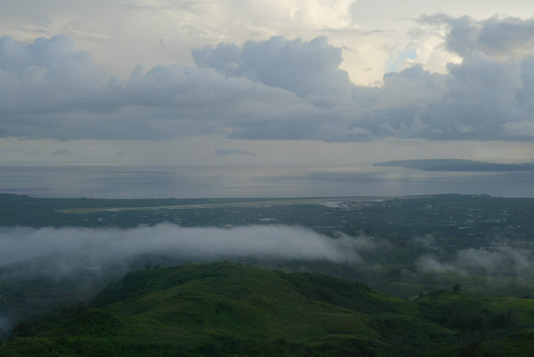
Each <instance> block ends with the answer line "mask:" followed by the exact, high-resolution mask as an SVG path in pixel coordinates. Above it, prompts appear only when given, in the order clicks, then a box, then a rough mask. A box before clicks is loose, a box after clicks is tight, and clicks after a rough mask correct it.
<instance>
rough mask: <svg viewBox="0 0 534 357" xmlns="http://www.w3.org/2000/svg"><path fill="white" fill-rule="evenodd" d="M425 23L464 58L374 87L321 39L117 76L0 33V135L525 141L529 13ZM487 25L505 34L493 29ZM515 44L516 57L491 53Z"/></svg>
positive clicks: (413, 69) (66, 48)
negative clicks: (358, 81) (352, 76)
mask: <svg viewBox="0 0 534 357" xmlns="http://www.w3.org/2000/svg"><path fill="white" fill-rule="evenodd" d="M188 11H189V10H188ZM424 21H426V23H437V24H438V25H439V24H443V23H446V24H447V26H448V27H447V28H448V29H449V30H448V32H446V33H445V40H444V41H445V44H446V45H447V46H448V48H449V49H451V50H455V51H456V52H458V53H459V54H462V55H463V56H464V58H463V60H462V61H461V62H459V63H456V64H449V66H448V72H447V73H435V72H431V71H429V70H425V69H424V66H422V65H416V64H414V65H411V66H408V67H407V68H405V69H404V70H402V71H400V72H391V73H388V74H387V75H385V76H384V83H383V85H382V87H374V88H371V87H363V86H355V85H353V84H351V83H350V81H349V79H348V75H347V73H346V72H345V71H343V70H341V69H340V68H339V66H340V64H341V50H340V48H338V47H335V46H333V45H331V44H329V42H328V41H327V39H326V38H324V37H318V38H315V39H313V40H311V41H305V40H300V39H295V40H288V39H286V38H284V37H272V38H270V39H268V40H261V41H254V40H249V41H246V42H245V43H243V44H242V45H239V44H235V43H221V44H219V45H217V46H215V47H214V46H206V47H204V48H202V49H198V50H196V51H194V57H195V60H196V61H197V63H198V65H199V66H190V67H188V66H181V65H178V64H169V65H158V66H155V67H153V68H151V69H149V70H147V71H145V70H144V69H143V68H142V67H137V68H136V69H135V70H134V71H133V72H132V73H131V75H130V77H129V78H126V79H122V80H121V79H117V78H111V79H108V80H102V79H101V78H99V76H98V70H97V68H96V66H95V65H94V63H93V62H92V59H91V56H90V55H89V53H88V52H85V51H81V50H79V49H77V48H76V46H75V45H74V43H73V42H72V41H71V40H70V39H69V38H68V37H66V36H57V37H53V38H51V39H44V38H40V39H38V40H36V41H34V42H33V43H29V44H22V43H20V42H17V41H15V40H13V39H12V38H1V39H0V94H2V95H1V96H0V120H1V121H2V129H1V131H0V135H1V136H3V137H27V138H56V139H58V138H59V139H77V138H87V139H169V138H178V137H194V136H197V137H198V136H206V135H215V136H219V137H221V136H222V137H227V138H234V139H253V140H257V139H274V140H278V139H280V140H295V139H298V140H305V139H306V140H324V141H358V140H368V139H375V138H384V137H398V138H427V139H442V140H443V139H451V140H509V139H515V140H530V139H531V138H532V135H531V131H532V129H531V126H532V123H533V119H532V117H533V116H532V114H533V111H534V105H533V103H534V99H533V98H534V75H533V73H534V60H533V59H532V58H534V57H530V56H529V55H527V54H525V52H524V51H526V49H528V48H529V44H530V42H529V41H531V40H532V37H533V36H534V32H533V33H531V31H530V30H529V29H530V28H531V26H532V24H531V23H530V21H527V20H524V21H523V20H518V19H515V18H512V19H510V18H504V19H496V18H492V19H489V20H485V21H479V22H474V21H473V20H472V19H470V18H452V17H448V16H434V17H427V18H425V19H424ZM494 28H497V29H501V28H503V32H506V31H508V32H506V33H505V34H504V35H501V36H497V33H500V31H497V30H494ZM488 29H489V30H488ZM490 30H491V31H490ZM517 32H521V33H522V36H519V37H520V38H519V39H515V37H514V36H513V34H515V33H517ZM492 36H494V37H495V39H494V40H491V37H492ZM512 39H513V40H512ZM513 49H518V51H516V52H517V53H520V55H517V57H514V58H508V59H503V57H502V56H500V55H496V53H497V52H499V51H500V52H503V53H504V52H506V53H507V51H509V50H510V51H511V53H516V52H514V50H513ZM410 51H411V50H410ZM410 53H411V52H410ZM28 98H32V100H31V101H29V100H28Z"/></svg>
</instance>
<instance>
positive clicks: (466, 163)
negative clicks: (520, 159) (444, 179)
mask: <svg viewBox="0 0 534 357" xmlns="http://www.w3.org/2000/svg"><path fill="white" fill-rule="evenodd" d="M374 166H400V167H407V168H410V169H417V170H424V171H534V163H532V162H530V163H525V164H498V163H495V162H483V161H472V160H459V159H430V160H400V161H388V162H382V163H377V164H374Z"/></svg>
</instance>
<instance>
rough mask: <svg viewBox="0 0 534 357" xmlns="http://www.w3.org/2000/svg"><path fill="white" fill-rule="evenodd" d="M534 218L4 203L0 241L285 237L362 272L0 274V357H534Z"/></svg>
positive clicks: (22, 267)
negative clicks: (135, 232) (147, 235)
mask: <svg viewBox="0 0 534 357" xmlns="http://www.w3.org/2000/svg"><path fill="white" fill-rule="evenodd" d="M198 205H200V206H198ZM532 217H534V199H525V198H523V199H519V198H518V199H514V198H495V197H489V196H479V195H476V196H461V195H440V196H418V197H404V198H379V197H368V198H363V197H359V198H339V199H331V200H328V199H306V200H303V199H295V200H294V201H293V200H288V199H284V200H271V201H269V202H266V200H255V199H247V200H242V199H221V200H212V199H198V200H177V199H168V200H99V199H83V198H82V199H44V198H43V199H36V198H31V197H28V196H18V195H4V194H0V227H3V228H2V229H10V228H9V227H13V226H25V227H35V228H40V227H89V228H91V227H98V228H104V227H111V228H133V227H137V226H139V225H148V226H152V225H156V224H159V223H163V222H170V223H174V224H179V225H180V226H183V227H219V228H229V227H237V226H246V225H263V224H269V225H273V224H283V225H291V226H293V225H298V226H302V227H306V228H309V229H312V230H314V231H316V232H318V233H321V234H324V235H326V236H329V237H331V238H332V239H337V238H339V237H341V236H344V235H347V236H349V237H352V238H351V239H358V240H359V242H360V243H361V246H362V247H363V248H362V250H360V251H359V254H360V256H361V258H362V262H360V263H348V262H347V263H333V262H328V261H301V260H288V259H285V260H281V259H279V260H274V259H271V260H265V259H252V258H240V259H239V260H238V261H239V262H240V263H242V264H246V265H239V264H233V263H214V264H196V265H184V266H181V265H182V264H183V263H185V261H177V260H176V259H172V257H166V256H137V257H135V259H132V260H131V261H129V262H128V264H127V265H116V266H111V265H110V266H104V267H99V268H98V269H99V270H98V271H94V270H91V269H89V268H91V267H90V266H89V268H87V267H85V268H80V269H79V270H76V271H69V274H66V275H64V276H61V277H51V276H48V275H45V274H43V272H44V271H46V267H47V264H48V263H49V261H50V257H43V258H36V259H33V260H31V261H23V262H19V263H16V264H11V265H9V266H3V267H0V340H3V339H5V338H6V337H7V336H8V335H9V331H10V330H11V327H10V326H8V324H6V323H4V320H3V319H4V318H7V319H8V320H9V321H10V323H11V324H17V327H16V328H15V330H14V331H13V333H12V334H11V338H10V340H9V341H8V342H6V343H3V344H1V345H0V355H8V356H9V355H54V356H55V355H343V356H345V355H364V356H365V355H369V356H371V355H414V354H418V353H419V354H423V355H425V354H426V355H432V356H434V355H438V356H439V355H444V356H449V355H470V356H471V355H474V356H477V355H480V356H486V355H487V356H491V355H510V356H512V355H513V356H516V355H525V356H527V355H534V347H533V343H532V342H531V341H533V339H532V337H534V325H533V323H534V299H532V296H534V291H533V286H534V274H533V273H532V270H531V269H529V267H530V264H531V261H533V260H532V258H534V245H533V242H532V232H534V220H532ZM462 254H464V256H463V257H464V260H462ZM465 254H472V255H474V256H476V257H478V258H481V259H482V258H484V259H487V261H488V262H490V263H491V264H490V265H491V266H490V265H487V266H486V265H480V264H479V265H474V264H472V263H471V262H470V260H469V259H468V258H469V257H470V255H465ZM499 254H501V255H499ZM495 257H497V258H498V257H503V259H502V261H499V260H498V259H496V258H495ZM423 258H425V259H427V258H428V259H430V261H431V262H434V263H436V262H437V263H436V266H437V267H436V266H434V267H433V268H432V269H434V270H432V269H429V268H428V267H427V268H425V264H424V259H423ZM513 259H518V262H519V263H518V264H516V265H513V264H511V263H513ZM236 261H237V260H236ZM440 264H441V265H440ZM521 264H522V265H521ZM178 265H180V266H181V267H176V266H178ZM251 265H254V266H267V267H271V268H275V269H278V270H277V271H272V270H265V269H261V268H258V267H256V268H254V267H252V266H251ZM497 266H498V268H495V267H497ZM140 268H141V270H138V271H136V272H131V273H128V274H126V273H127V272H128V271H129V270H131V269H140ZM143 268H144V269H143ZM302 271H306V272H308V273H294V272H302ZM316 273H321V274H326V275H328V276H330V277H327V276H325V275H321V274H316ZM124 274H126V275H125V276H124ZM122 276H124V278H122V279H121V277H122ZM332 277H337V278H340V279H334V278H332ZM119 279H120V280H119ZM110 281H113V282H112V283H111V284H109V285H108V283H110ZM356 281H361V282H365V283H366V284H363V283H356ZM367 284H368V285H367ZM106 286H107V288H106V289H105V290H103V291H102V289H104V288H105V287H106ZM99 291H102V292H101V293H99V294H98V295H97V296H96V297H95V294H97V292H99ZM394 296H396V297H394ZM42 313H44V315H43V314H42Z"/></svg>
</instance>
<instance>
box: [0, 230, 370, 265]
mask: <svg viewBox="0 0 534 357" xmlns="http://www.w3.org/2000/svg"><path fill="white" fill-rule="evenodd" d="M365 248H366V247H365V246H364V247H362V244H361V243H360V240H358V239H355V238H351V237H347V236H342V237H340V238H338V239H332V238H328V237H325V236H322V235H320V234H317V233H315V232H313V231H311V230H308V229H303V228H298V227H287V226H251V227H240V228H232V229H222V228H183V227H180V226H176V225H172V224H159V225H156V226H153V227H138V228H134V229H83V228H58V229H55V228H40V229H33V228H24V227H17V228H2V229H1V230H0V266H5V265H8V264H12V263H16V262H21V261H26V260H30V259H35V258H38V257H45V258H46V257H49V259H48V261H49V266H50V269H51V272H52V273H54V272H55V273H59V272H63V273H68V272H69V271H71V270H72V269H74V268H85V267H90V266H95V265H106V264H121V263H124V262H125V261H126V260H127V259H131V258H134V257H136V256H139V255H142V254H149V255H161V256H166V257H169V258H174V259H180V260H182V261H192V260H193V261H194V260H203V261H204V260H207V261H213V260H224V259H235V258H258V259H262V258H265V259H304V260H329V261H333V262H345V261H350V262H359V261H360V260H361V258H360V257H359V255H358V250H359V249H365Z"/></svg>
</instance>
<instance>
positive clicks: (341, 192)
mask: <svg viewBox="0 0 534 357" xmlns="http://www.w3.org/2000/svg"><path fill="white" fill-rule="evenodd" d="M0 192H2V193H16V194H25V195H29V196H32V197H58V198H67V197H71V198H77V197H87V198H223V197H236V198H244V197H251V198H255V197H258V198H260V197H265V198H274V197H347V196H406V195H427V194H444V193H457V194H487V195H491V196H497V197H534V171H521V172H431V171H420V170H413V169H406V168H398V167H372V166H371V167H357V168H336V169H332V168H330V169H322V170H317V169H314V168H294V167H290V168H289V167H268V168H260V169H258V168H250V167H247V168H242V167H192V166H187V167H168V166H165V167H162V166H99V165H95V166H91V165H84V166H76V165H74V166H72V165H71V166H15V165H14V166H2V167H0Z"/></svg>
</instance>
